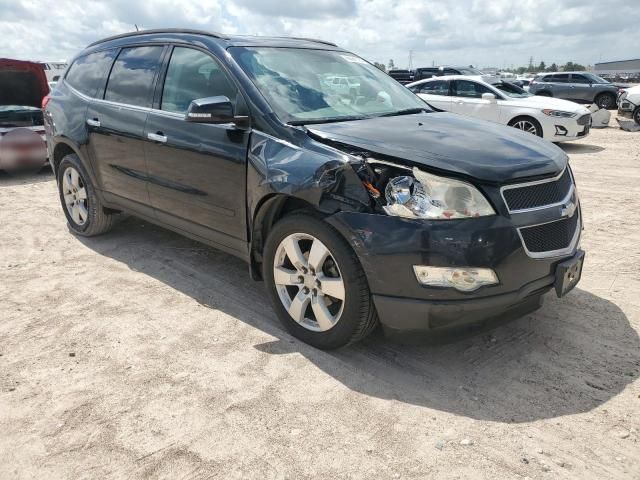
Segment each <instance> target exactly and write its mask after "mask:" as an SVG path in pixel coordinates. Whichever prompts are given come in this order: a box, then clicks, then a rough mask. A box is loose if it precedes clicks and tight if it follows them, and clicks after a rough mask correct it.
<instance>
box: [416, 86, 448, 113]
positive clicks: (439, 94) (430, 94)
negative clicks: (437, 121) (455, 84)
mask: <svg viewBox="0 0 640 480" xmlns="http://www.w3.org/2000/svg"><path fill="white" fill-rule="evenodd" d="M449 84H450V82H449V80H432V81H430V82H425V83H422V84H420V85H416V86H415V87H412V88H411V90H413V92H414V93H416V94H417V95H418V96H419V97H420V98H422V99H423V100H424V101H426V102H427V103H428V104H429V105H433V106H434V107H436V108H439V109H440V110H444V111H445V112H450V111H451V96H450V92H449Z"/></svg>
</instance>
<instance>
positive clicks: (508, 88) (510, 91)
mask: <svg viewBox="0 0 640 480" xmlns="http://www.w3.org/2000/svg"><path fill="white" fill-rule="evenodd" d="M493 86H494V87H496V88H497V89H498V90H500V91H501V92H502V93H504V94H506V95H507V96H509V97H511V98H526V97H532V96H533V95H531V94H530V93H528V92H525V91H524V90H523V89H522V88H520V87H519V86H517V85H514V84H513V83H509V82H500V83H496V84H494V85H493Z"/></svg>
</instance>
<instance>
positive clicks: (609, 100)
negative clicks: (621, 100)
mask: <svg viewBox="0 0 640 480" xmlns="http://www.w3.org/2000/svg"><path fill="white" fill-rule="evenodd" d="M614 102H615V100H614V99H613V97H612V96H611V95H602V96H601V97H600V98H599V99H598V107H600V108H604V109H607V108H609V107H611V106H613V103H614Z"/></svg>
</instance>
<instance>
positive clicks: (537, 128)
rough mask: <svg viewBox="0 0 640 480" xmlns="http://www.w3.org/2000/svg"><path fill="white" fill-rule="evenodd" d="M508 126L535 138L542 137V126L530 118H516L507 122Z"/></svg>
mask: <svg viewBox="0 0 640 480" xmlns="http://www.w3.org/2000/svg"><path fill="white" fill-rule="evenodd" d="M509 126H510V127H513V128H517V129H518V130H522V131H523V132H527V133H531V134H533V135H535V136H537V137H542V126H541V125H540V123H539V122H538V121H537V120H536V119H535V118H531V117H518V118H514V119H513V120H511V121H510V122H509Z"/></svg>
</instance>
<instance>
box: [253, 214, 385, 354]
mask: <svg viewBox="0 0 640 480" xmlns="http://www.w3.org/2000/svg"><path fill="white" fill-rule="evenodd" d="M295 233H302V234H307V235H312V236H313V237H315V238H316V239H318V240H320V241H321V242H322V243H323V244H324V245H325V246H326V247H327V248H328V249H329V252H330V253H331V256H332V257H333V258H334V259H335V262H336V264H337V267H338V269H339V271H340V274H341V276H342V279H343V283H344V286H345V299H344V305H343V310H342V314H341V316H340V318H339V319H338V321H337V323H336V324H335V325H334V326H333V327H332V328H331V329H329V330H326V331H311V330H309V329H307V328H305V327H303V326H302V325H301V324H300V323H298V322H297V321H295V320H294V319H293V318H292V317H291V315H289V312H288V311H287V310H286V309H285V307H284V305H283V304H282V301H281V300H280V296H279V294H278V291H277V289H276V285H275V281H274V259H275V256H276V252H277V250H278V247H279V245H280V243H281V242H282V241H283V240H284V239H285V238H286V237H288V236H289V235H291V234H295ZM263 253H264V262H263V265H262V271H263V278H264V280H265V283H266V286H267V290H268V292H269V295H270V297H271V301H272V303H273V308H274V310H275V312H276V314H277V315H278V318H279V319H280V321H281V322H282V324H283V325H284V327H285V328H286V329H287V330H288V331H289V332H290V333H291V334H292V335H293V336H294V337H296V338H298V339H300V340H302V341H303V342H305V343H308V344H310V345H313V346H314V347H316V348H320V349H323V350H330V349H335V348H340V347H343V346H345V345H348V344H351V343H354V342H357V341H359V340H362V339H363V338H364V337H366V336H367V335H368V334H369V333H371V332H372V331H373V329H374V328H375V327H376V325H377V323H378V317H377V314H376V311H375V307H374V306H373V302H372V301H371V293H370V291H369V284H368V283H367V279H366V276H365V274H364V271H363V270H362V266H361V265H360V262H359V261H358V258H357V256H356V254H355V252H354V251H353V249H352V248H351V246H350V245H349V244H348V243H347V242H346V241H345V240H344V238H343V237H342V236H341V235H340V234H339V233H338V232H337V231H336V230H335V229H334V228H333V227H331V226H330V225H329V224H327V223H326V222H324V221H322V220H320V219H318V218H315V217H313V216H311V215H307V214H302V213H295V214H292V215H290V216H287V217H285V218H283V219H282V220H280V221H279V222H278V223H276V225H275V226H274V227H273V228H272V230H271V232H270V233H269V237H268V238H267V241H266V243H265V247H264V252H263Z"/></svg>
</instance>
